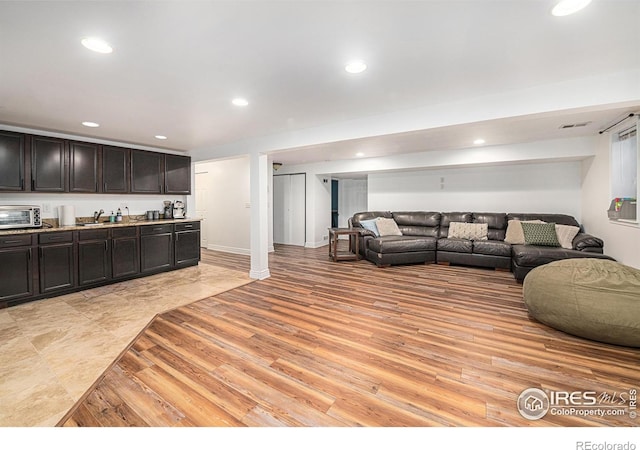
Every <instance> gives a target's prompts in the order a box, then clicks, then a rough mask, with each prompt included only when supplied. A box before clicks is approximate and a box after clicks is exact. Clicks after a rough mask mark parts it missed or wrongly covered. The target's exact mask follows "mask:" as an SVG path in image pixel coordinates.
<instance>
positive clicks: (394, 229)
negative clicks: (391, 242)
mask: <svg viewBox="0 0 640 450" xmlns="http://www.w3.org/2000/svg"><path fill="white" fill-rule="evenodd" d="M376 227H378V233H380V236H402V232H401V231H400V228H398V224H397V223H396V221H395V220H393V219H387V218H384V217H378V218H377V219H376Z"/></svg>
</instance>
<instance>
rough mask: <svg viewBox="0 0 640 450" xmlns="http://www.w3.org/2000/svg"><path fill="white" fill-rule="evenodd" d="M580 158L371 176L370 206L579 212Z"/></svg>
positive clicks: (406, 209)
mask: <svg viewBox="0 0 640 450" xmlns="http://www.w3.org/2000/svg"><path fill="white" fill-rule="evenodd" d="M580 178H581V165H580V162H577V161H574V162H557V163H542V164H510V165H500V166H478V167H464V168H457V169H434V170H417V171H402V172H391V173H375V174H370V175H369V186H368V207H369V210H372V211H378V210H381V211H425V210H426V211H477V212H539V213H562V214H569V215H572V216H574V217H576V219H578V221H580V216H581V201H582V195H581V191H580Z"/></svg>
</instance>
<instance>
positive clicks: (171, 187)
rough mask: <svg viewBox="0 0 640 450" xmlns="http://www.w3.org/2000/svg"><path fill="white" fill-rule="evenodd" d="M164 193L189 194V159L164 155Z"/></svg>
mask: <svg viewBox="0 0 640 450" xmlns="http://www.w3.org/2000/svg"><path fill="white" fill-rule="evenodd" d="M164 158H165V160H164V193H165V194H191V158H189V157H188V156H178V155H164Z"/></svg>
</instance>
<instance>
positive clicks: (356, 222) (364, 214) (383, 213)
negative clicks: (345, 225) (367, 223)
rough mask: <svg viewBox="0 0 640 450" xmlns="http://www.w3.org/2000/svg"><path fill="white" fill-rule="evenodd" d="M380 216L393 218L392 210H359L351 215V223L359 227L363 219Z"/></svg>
mask: <svg viewBox="0 0 640 450" xmlns="http://www.w3.org/2000/svg"><path fill="white" fill-rule="evenodd" d="M378 217H388V218H391V217H392V216H391V212H390V211H365V212H357V213H355V214H354V215H353V216H352V217H351V225H352V226H354V227H359V226H361V225H360V221H361V220H369V219H376V218H378Z"/></svg>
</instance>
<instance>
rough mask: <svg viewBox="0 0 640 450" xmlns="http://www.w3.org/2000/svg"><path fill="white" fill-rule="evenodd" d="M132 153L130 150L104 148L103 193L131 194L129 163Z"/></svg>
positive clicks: (105, 146)
mask: <svg viewBox="0 0 640 450" xmlns="http://www.w3.org/2000/svg"><path fill="white" fill-rule="evenodd" d="M130 158H131V151H130V150H129V149H128V148H122V147H111V146H107V145H104V146H103V147H102V192H105V193H112V194H126V193H128V192H129V164H130V163H129V161H130Z"/></svg>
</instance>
